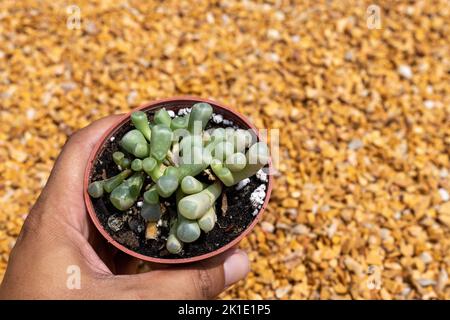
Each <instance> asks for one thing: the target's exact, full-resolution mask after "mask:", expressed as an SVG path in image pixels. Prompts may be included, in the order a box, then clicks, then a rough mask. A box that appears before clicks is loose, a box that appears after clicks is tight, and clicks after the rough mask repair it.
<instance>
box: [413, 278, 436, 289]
mask: <svg viewBox="0 0 450 320" xmlns="http://www.w3.org/2000/svg"><path fill="white" fill-rule="evenodd" d="M417 282H418V283H419V284H420V286H422V287H428V286H434V285H435V284H436V281H434V280H433V279H419V280H417Z"/></svg>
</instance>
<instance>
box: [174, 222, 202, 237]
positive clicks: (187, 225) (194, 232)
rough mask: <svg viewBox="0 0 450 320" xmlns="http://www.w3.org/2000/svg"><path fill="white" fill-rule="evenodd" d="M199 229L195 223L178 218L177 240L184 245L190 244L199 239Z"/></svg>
mask: <svg viewBox="0 0 450 320" xmlns="http://www.w3.org/2000/svg"><path fill="white" fill-rule="evenodd" d="M200 233H201V230H200V227H199V226H198V223H197V221H195V220H189V219H186V218H184V217H182V216H178V223H177V238H178V239H180V240H181V241H183V242H184V243H191V242H194V241H195V240H197V239H198V238H199V237H200Z"/></svg>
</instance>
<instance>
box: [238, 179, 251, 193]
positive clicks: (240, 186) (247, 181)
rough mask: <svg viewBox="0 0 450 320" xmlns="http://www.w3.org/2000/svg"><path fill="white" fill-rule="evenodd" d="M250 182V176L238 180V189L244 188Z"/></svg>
mask: <svg viewBox="0 0 450 320" xmlns="http://www.w3.org/2000/svg"><path fill="white" fill-rule="evenodd" d="M249 182H250V179H249V178H246V179H244V180H241V181H239V182H238V184H237V186H236V190H241V189H242V188H244V187H245V186H246V185H248V184H249Z"/></svg>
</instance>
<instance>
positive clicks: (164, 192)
mask: <svg viewBox="0 0 450 320" xmlns="http://www.w3.org/2000/svg"><path fill="white" fill-rule="evenodd" d="M177 188H178V178H177V176H176V175H163V176H162V177H160V178H159V179H158V181H157V182H156V189H157V190H158V194H159V195H160V196H161V197H163V198H168V197H170V196H171V195H172V194H173V193H174V192H175V191H176V190H177Z"/></svg>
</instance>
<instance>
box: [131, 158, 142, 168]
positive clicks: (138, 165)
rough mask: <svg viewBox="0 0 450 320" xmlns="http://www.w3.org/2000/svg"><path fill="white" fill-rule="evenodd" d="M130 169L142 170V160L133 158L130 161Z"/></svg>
mask: <svg viewBox="0 0 450 320" xmlns="http://www.w3.org/2000/svg"><path fill="white" fill-rule="evenodd" d="M131 170H133V171H142V160H141V159H134V160H133V161H132V162H131Z"/></svg>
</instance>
